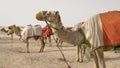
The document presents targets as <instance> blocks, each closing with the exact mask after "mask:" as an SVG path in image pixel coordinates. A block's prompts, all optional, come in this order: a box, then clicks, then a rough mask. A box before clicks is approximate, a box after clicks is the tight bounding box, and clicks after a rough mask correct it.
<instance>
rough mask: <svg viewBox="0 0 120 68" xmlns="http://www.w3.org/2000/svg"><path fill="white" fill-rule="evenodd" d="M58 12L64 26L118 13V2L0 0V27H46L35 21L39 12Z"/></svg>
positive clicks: (110, 0)
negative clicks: (110, 13) (14, 25)
mask: <svg viewBox="0 0 120 68" xmlns="http://www.w3.org/2000/svg"><path fill="white" fill-rule="evenodd" d="M43 10H55V11H59V13H60V16H61V20H62V23H63V25H64V26H74V25H75V24H77V23H79V22H82V21H85V20H87V19H88V18H89V17H91V16H92V15H94V14H98V13H101V12H107V11H112V10H119V11H120V0H0V26H9V25H13V24H16V25H17V26H26V25H28V24H32V25H36V24H39V25H41V26H44V25H46V24H45V23H44V22H42V21H38V20H36V19H35V15H36V13H37V12H39V11H43Z"/></svg>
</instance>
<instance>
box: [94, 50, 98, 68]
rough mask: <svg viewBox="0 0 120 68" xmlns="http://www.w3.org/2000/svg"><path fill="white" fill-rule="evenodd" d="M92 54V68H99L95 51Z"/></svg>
mask: <svg viewBox="0 0 120 68" xmlns="http://www.w3.org/2000/svg"><path fill="white" fill-rule="evenodd" d="M93 54H94V68H99V64H98V58H97V54H96V52H95V51H94V52H93Z"/></svg>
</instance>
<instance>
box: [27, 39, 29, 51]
mask: <svg viewBox="0 0 120 68" xmlns="http://www.w3.org/2000/svg"><path fill="white" fill-rule="evenodd" d="M27 53H29V40H28V39H27Z"/></svg>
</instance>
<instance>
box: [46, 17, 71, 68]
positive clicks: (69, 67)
mask: <svg viewBox="0 0 120 68" xmlns="http://www.w3.org/2000/svg"><path fill="white" fill-rule="evenodd" d="M44 20H45V23H46V24H47V26H48V27H49V28H50V29H51V27H50V25H49V24H48V22H47V20H46V19H45V17H44ZM52 28H53V29H55V30H59V29H58V28H55V27H52ZM52 36H53V35H52ZM53 39H54V40H55V42H56V44H57V47H58V49H59V51H60V53H61V54H62V56H63V59H64V61H65V63H66V64H67V66H68V68H71V66H70V65H69V64H68V62H67V60H66V58H65V56H64V53H63V52H62V50H61V48H60V47H59V43H57V40H56V39H55V37H54V36H53ZM61 45H62V44H61ZM61 45H60V46H61Z"/></svg>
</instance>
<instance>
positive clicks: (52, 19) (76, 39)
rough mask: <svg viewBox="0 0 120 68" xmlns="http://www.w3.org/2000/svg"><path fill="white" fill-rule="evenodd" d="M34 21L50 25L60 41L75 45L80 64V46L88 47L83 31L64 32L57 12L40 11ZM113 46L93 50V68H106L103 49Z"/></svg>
mask: <svg viewBox="0 0 120 68" xmlns="http://www.w3.org/2000/svg"><path fill="white" fill-rule="evenodd" d="M118 14H120V12H119V11H118ZM36 19H37V20H40V21H48V22H49V23H50V24H51V28H52V29H53V31H54V33H55V35H56V36H57V37H58V38H59V39H60V40H62V41H64V42H68V43H71V44H75V45H77V46H78V61H80V62H82V61H83V59H82V50H81V44H82V43H86V44H88V45H90V43H89V41H88V40H87V39H86V37H85V35H84V32H83V30H81V29H79V30H78V31H70V32H68V31H66V30H65V28H64V27H63V25H62V22H61V18H60V15H59V12H58V11H40V12H38V13H37V14H36ZM117 19H118V18H117ZM71 36H72V37H71ZM94 46H95V45H90V47H92V48H93V47H94ZM113 46H114V45H113ZM113 46H105V47H104V46H103V47H99V48H96V49H95V50H92V51H93V55H94V64H95V68H106V65H105V60H104V54H103V51H104V48H105V49H106V48H107V49H109V47H110V48H112V47H113ZM79 51H80V53H81V56H80V58H81V59H80V60H79Z"/></svg>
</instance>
